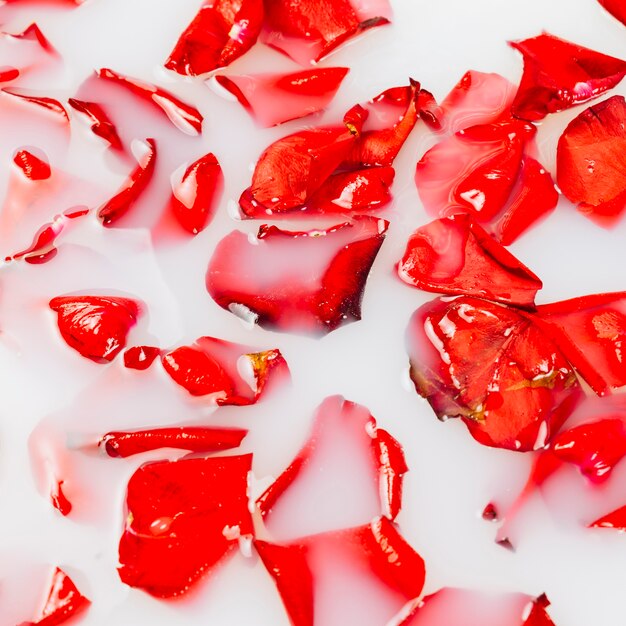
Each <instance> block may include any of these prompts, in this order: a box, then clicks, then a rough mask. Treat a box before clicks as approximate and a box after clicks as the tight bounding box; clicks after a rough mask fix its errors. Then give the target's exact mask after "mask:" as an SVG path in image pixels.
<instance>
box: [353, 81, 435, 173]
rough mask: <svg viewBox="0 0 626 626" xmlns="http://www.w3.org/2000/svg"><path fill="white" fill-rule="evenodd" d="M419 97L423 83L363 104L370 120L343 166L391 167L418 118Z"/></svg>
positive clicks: (395, 90) (386, 93)
mask: <svg viewBox="0 0 626 626" xmlns="http://www.w3.org/2000/svg"><path fill="white" fill-rule="evenodd" d="M420 95H421V90H420V84H419V83H418V82H416V81H414V80H412V81H411V84H410V85H407V86H406V87H393V88H392V89H387V91H383V93H381V94H379V95H378V96H376V97H375V98H373V99H372V100H370V101H369V102H368V103H367V104H365V105H363V108H364V110H365V111H366V112H367V119H366V121H365V123H364V124H363V129H362V132H361V134H360V136H359V138H358V140H357V141H356V142H355V144H354V146H353V148H352V152H351V153H350V155H349V157H348V158H347V159H346V162H345V164H344V165H347V166H349V167H373V166H390V165H392V164H393V161H394V159H395V158H396V156H397V155H398V152H400V149H401V148H402V146H403V145H404V142H405V141H406V140H407V138H408V136H409V134H410V133H411V131H412V130H413V128H414V126H415V124H416V123H417V121H418V119H419V114H420ZM428 95H429V96H430V94H428ZM430 97H431V98H432V96H430ZM429 102H430V100H429Z"/></svg>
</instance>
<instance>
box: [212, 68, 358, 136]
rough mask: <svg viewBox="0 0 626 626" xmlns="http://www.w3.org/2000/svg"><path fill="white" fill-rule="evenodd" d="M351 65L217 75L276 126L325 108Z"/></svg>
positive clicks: (263, 120)
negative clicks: (270, 72)
mask: <svg viewBox="0 0 626 626" xmlns="http://www.w3.org/2000/svg"><path fill="white" fill-rule="evenodd" d="M348 71H349V70H348V68H347V67H326V68H323V67H320V68H316V69H313V70H303V71H301V72H295V73H292V74H249V75H242V76H232V75H230V76H216V77H215V80H216V81H217V82H218V83H219V84H220V85H221V86H222V87H224V88H225V89H227V90H228V91H230V92H231V93H232V94H233V95H234V96H235V97H236V98H237V100H239V102H240V103H241V104H242V105H243V106H244V107H245V108H246V109H247V110H248V112H249V113H250V115H252V117H254V118H255V119H256V120H257V121H258V122H259V123H260V124H261V125H262V126H266V127H267V126H276V125H278V124H282V123H283V122H288V121H289V120H295V119H298V118H300V117H305V116H307V115H311V113H315V112H316V111H321V110H323V109H324V108H326V106H327V105H328V103H329V102H330V101H331V100H332V99H333V98H334V97H335V94H336V93H337V90H338V89H339V86H340V85H341V81H343V79H344V78H345V76H346V74H347V73H348Z"/></svg>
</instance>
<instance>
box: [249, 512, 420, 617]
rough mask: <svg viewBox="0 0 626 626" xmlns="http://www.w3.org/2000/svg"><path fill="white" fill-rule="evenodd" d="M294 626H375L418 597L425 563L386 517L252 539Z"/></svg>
mask: <svg viewBox="0 0 626 626" xmlns="http://www.w3.org/2000/svg"><path fill="white" fill-rule="evenodd" d="M255 545H256V546H257V550H258V552H259V555H260V556H261V559H262V560H263V563H264V564H265V567H266V568H267V570H268V572H269V573H270V574H271V575H272V577H273V578H274V581H275V582H276V586H277V588H278V591H279V593H280V594H281V597H282V598H283V602H284V604H285V607H286V609H287V612H288V613H289V616H290V618H291V621H292V623H293V624H294V626H312V625H313V624H324V626H340V625H343V624H359V626H380V624H386V623H391V622H389V620H390V619H391V618H392V617H393V616H394V614H396V613H397V612H398V610H399V609H400V608H401V607H402V605H403V604H405V603H406V602H407V600H410V599H412V598H414V597H416V596H419V595H420V593H421V591H422V587H423V585H424V562H423V560H422V559H421V557H420V556H419V555H418V554H417V553H416V552H415V551H414V550H413V549H412V548H411V547H410V546H409V545H408V544H407V543H406V541H405V540H404V539H403V538H402V537H401V536H400V534H399V533H398V531H397V530H396V528H395V526H394V525H393V524H392V523H391V522H390V521H389V520H388V519H387V518H385V517H382V518H376V519H375V520H374V521H372V522H371V523H370V524H367V525H365V526H360V527H358V528H351V529H348V530H341V531H337V532H332V533H325V534H322V535H314V536H311V537H305V538H304V539H301V540H299V541H297V542H294V543H290V544H287V545H275V544H271V543H268V542H260V541H258V542H256V544H255Z"/></svg>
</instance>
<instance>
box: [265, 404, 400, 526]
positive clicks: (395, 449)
mask: <svg viewBox="0 0 626 626" xmlns="http://www.w3.org/2000/svg"><path fill="white" fill-rule="evenodd" d="M347 465H349V470H348V467H347ZM407 471H408V468H407V465H406V461H405V459H404V454H403V451H402V447H401V446H400V444H399V443H398V442H397V441H396V440H395V439H394V438H393V437H392V436H391V435H390V434H389V433H388V432H387V431H385V430H382V429H380V430H379V429H378V428H377V427H376V420H375V419H374V417H373V416H372V415H371V414H370V412H369V411H368V410H367V409H366V408H365V407H363V406H361V405H358V404H355V403H353V402H348V401H346V400H344V398H342V397H341V396H332V397H329V398H326V400H324V402H323V403H322V404H321V406H320V407H319V408H318V410H317V412H316V414H315V417H314V422H313V427H312V430H311V432H310V434H309V437H308V439H307V441H306V443H305V444H304V446H303V447H302V448H301V450H300V451H299V452H298V454H297V455H296V457H295V459H294V460H293V461H292V463H291V464H290V465H289V467H287V469H285V471H284V472H283V473H282V474H281V475H280V476H279V477H278V478H277V479H276V480H275V481H274V483H272V484H271V485H270V486H269V487H268V488H267V489H266V490H265V492H264V493H263V494H262V495H261V497H260V498H259V499H258V501H257V504H258V507H259V510H260V511H261V514H262V515H263V516H264V518H265V520H266V524H267V526H268V528H269V530H270V532H272V533H273V535H274V536H280V537H281V538H284V537H288V538H290V537H293V536H294V535H295V536H298V535H299V534H303V533H307V534H308V533H311V532H320V531H322V530H324V531H325V530H329V528H337V526H338V525H339V526H342V525H351V524H354V523H358V522H359V521H362V520H363V519H371V518H372V516H374V515H378V514H379V513H380V512H382V513H383V514H384V515H385V516H386V517H388V518H390V519H392V520H393V519H394V518H395V517H396V516H397V514H398V513H399V511H400V508H401V506H402V480H403V476H404V474H405V473H406V472H407ZM304 493H306V498H303V494H304ZM346 493H351V494H353V495H352V501H351V502H352V504H351V506H352V511H350V512H349V513H346V515H343V516H342V522H337V518H338V514H337V512H333V513H326V514H323V513H322V511H324V510H326V511H328V509H329V508H331V507H332V506H333V504H334V505H335V506H338V507H340V503H341V501H342V499H343V498H344V497H345V494H346ZM304 500H306V504H305V505H303V501H304ZM303 516H306V517H308V518H309V519H307V520H306V521H305V522H304V528H305V530H303V531H302V529H300V531H299V530H298V527H299V526H301V524H299V523H298V522H296V521H294V520H296V519H297V518H298V517H300V518H302V517H303ZM329 517H330V519H329ZM346 519H349V521H347V522H346Z"/></svg>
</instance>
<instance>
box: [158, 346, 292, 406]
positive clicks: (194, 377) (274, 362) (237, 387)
mask: <svg viewBox="0 0 626 626" xmlns="http://www.w3.org/2000/svg"><path fill="white" fill-rule="evenodd" d="M253 350H254V348H251V347H250V346H244V345H241V344H238V343H231V342H230V341H224V340H222V339H217V338H215V337H200V338H199V339H197V340H196V342H195V343H194V344H193V345H192V346H181V347H180V348H176V349H175V350H172V351H171V352H168V353H166V354H164V355H163V357H162V361H163V367H164V368H165V371H166V372H167V373H168V374H169V375H170V376H171V377H172V379H173V380H174V381H175V382H176V383H177V384H179V385H180V386H181V387H183V388H185V389H186V390H187V391H188V392H189V393H190V394H191V395H193V396H207V395H210V396H212V398H211V399H214V400H215V403H216V404H218V405H228V404H234V405H240V406H244V405H249V404H254V403H255V402H256V401H257V400H258V399H259V398H260V397H261V395H262V394H263V393H264V391H265V390H266V386H267V385H269V383H270V381H273V380H274V379H276V380H278V379H280V378H282V377H283V376H289V368H288V366H287V362H286V361H285V359H284V358H283V356H282V354H281V353H280V350H276V349H274V350H265V351H261V352H254V351H253ZM242 367H244V368H245V369H246V370H247V373H248V374H250V378H251V379H252V381H253V382H252V381H249V380H248V379H247V378H245V379H244V377H243V376H242V374H241V373H240V372H241V369H242Z"/></svg>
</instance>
